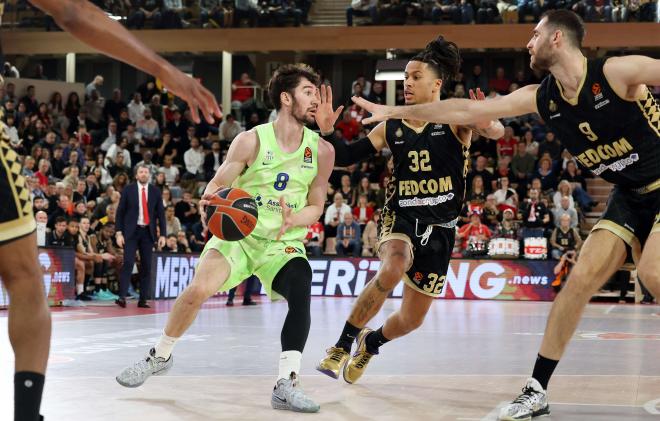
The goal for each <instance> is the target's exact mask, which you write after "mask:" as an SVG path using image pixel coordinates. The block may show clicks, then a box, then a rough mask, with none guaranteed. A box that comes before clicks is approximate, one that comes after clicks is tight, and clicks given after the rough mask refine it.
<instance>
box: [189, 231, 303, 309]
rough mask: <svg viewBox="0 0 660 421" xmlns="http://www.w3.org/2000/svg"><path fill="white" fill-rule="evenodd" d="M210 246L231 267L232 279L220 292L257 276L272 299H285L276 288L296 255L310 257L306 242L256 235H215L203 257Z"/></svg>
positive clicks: (228, 280)
mask: <svg viewBox="0 0 660 421" xmlns="http://www.w3.org/2000/svg"><path fill="white" fill-rule="evenodd" d="M210 249H214V250H217V251H218V252H220V254H222V255H223V256H224V257H225V259H227V261H228V262H229V266H230V267H231V272H230V273H229V278H228V279H227V281H226V282H225V283H224V285H222V287H221V288H220V290H219V291H220V292H222V291H229V290H230V289H232V288H234V287H235V286H237V285H239V284H240V283H241V282H243V281H244V280H245V279H246V278H248V277H250V276H252V275H256V276H257V277H258V278H259V280H260V281H261V284H262V285H263V286H264V288H265V289H266V294H268V297H270V299H271V300H279V299H282V298H283V297H282V296H281V295H280V294H278V293H277V292H275V291H273V289H272V287H273V281H274V280H275V277H276V276H277V274H278V273H279V271H280V270H281V269H282V268H283V267H284V265H286V264H287V263H288V262H289V260H291V259H295V258H296V257H302V258H304V259H307V255H306V254H305V246H303V243H302V241H275V240H267V239H265V238H260V237H255V236H252V235H251V236H248V237H246V238H244V239H242V240H239V241H223V240H221V239H219V238H218V237H215V236H213V237H212V238H211V239H210V240H209V241H208V242H207V243H206V246H205V247H204V250H203V251H202V254H201V256H200V260H201V258H203V257H204V255H205V254H206V252H207V251H209V250H210Z"/></svg>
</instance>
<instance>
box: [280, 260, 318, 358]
mask: <svg viewBox="0 0 660 421" xmlns="http://www.w3.org/2000/svg"><path fill="white" fill-rule="evenodd" d="M311 289H312V268H311V267H310V266H309V262H308V261H307V260H306V259H304V258H302V257H300V258H295V259H292V260H290V261H289V263H287V264H286V265H284V267H283V268H282V269H281V270H280V271H279V272H278V274H277V276H276V277H275V280H274V281H273V290H274V291H275V292H277V293H278V294H280V295H281V296H283V297H284V298H286V300H287V302H288V304H289V312H288V314H287V316H286V320H285V321H284V326H283V327H282V335H281V341H282V351H300V352H302V351H303V349H304V348H305V343H306V342H307V335H308V334H309V326H310V324H311V316H310V313H309V304H310V294H311Z"/></svg>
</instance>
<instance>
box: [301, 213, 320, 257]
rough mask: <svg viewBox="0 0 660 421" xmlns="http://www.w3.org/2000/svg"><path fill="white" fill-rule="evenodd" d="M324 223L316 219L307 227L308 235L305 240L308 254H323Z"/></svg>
mask: <svg viewBox="0 0 660 421" xmlns="http://www.w3.org/2000/svg"><path fill="white" fill-rule="evenodd" d="M323 231H324V229H323V224H322V223H321V221H316V222H314V223H313V224H312V225H310V226H309V227H308V228H307V236H306V237H305V239H304V240H303V244H304V245H305V250H306V251H307V254H309V255H311V256H314V257H321V254H323V240H324V239H325V238H324V235H323Z"/></svg>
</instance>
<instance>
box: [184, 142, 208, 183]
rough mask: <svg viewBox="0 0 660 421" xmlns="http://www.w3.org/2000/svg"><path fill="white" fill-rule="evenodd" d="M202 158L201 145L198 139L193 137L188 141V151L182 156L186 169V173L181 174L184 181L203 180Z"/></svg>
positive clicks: (202, 149)
mask: <svg viewBox="0 0 660 421" xmlns="http://www.w3.org/2000/svg"><path fill="white" fill-rule="evenodd" d="M204 157H205V154H204V148H203V147H202V144H201V143H200V141H199V139H197V138H196V137H193V138H192V139H191V140H190V149H188V150H187V151H186V153H184V154H183V162H184V163H185V167H186V172H185V173H184V174H183V178H184V179H195V180H198V181H203V180H204Z"/></svg>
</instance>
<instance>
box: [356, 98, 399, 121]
mask: <svg viewBox="0 0 660 421" xmlns="http://www.w3.org/2000/svg"><path fill="white" fill-rule="evenodd" d="M351 100H352V101H353V102H354V103H355V104H356V105H357V106H359V107H360V108H363V109H365V110H366V111H368V112H369V114H371V115H370V116H369V117H367V118H364V119H362V124H371V123H377V122H379V121H384V120H387V119H388V118H389V109H390V107H388V106H387V105H379V104H374V103H373V102H369V101H367V100H366V99H364V98H361V97H359V96H354V97H353V98H351Z"/></svg>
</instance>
